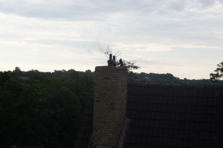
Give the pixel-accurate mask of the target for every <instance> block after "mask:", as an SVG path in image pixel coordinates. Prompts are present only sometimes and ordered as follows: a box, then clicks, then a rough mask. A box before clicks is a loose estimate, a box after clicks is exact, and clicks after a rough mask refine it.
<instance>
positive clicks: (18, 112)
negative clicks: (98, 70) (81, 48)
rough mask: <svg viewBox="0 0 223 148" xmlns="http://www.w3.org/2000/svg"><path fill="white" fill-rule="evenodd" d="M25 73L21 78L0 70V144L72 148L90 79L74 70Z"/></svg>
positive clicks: (5, 145)
mask: <svg viewBox="0 0 223 148" xmlns="http://www.w3.org/2000/svg"><path fill="white" fill-rule="evenodd" d="M9 73H10V72H9ZM28 73H29V76H28V74H27V76H28V77H29V79H28V80H26V81H24V80H22V79H20V77H19V76H18V74H16V73H15V72H11V73H10V75H11V77H10V76H9V74H8V73H7V72H0V145H1V147H11V146H12V145H17V146H18V147H29V146H41V145H42V144H43V145H44V146H45V147H48V148H50V147H53V148H57V147H58V148H60V147H72V146H73V144H74V140H75V136H76V133H77V128H78V124H79V120H80V115H81V112H82V111H83V109H84V107H85V104H86V100H87V98H88V92H89V90H90V88H91V86H92V79H91V78H89V77H88V76H85V75H80V74H79V73H78V72H76V71H69V75H71V77H68V76H60V75H57V77H54V76H52V75H51V76H47V75H49V74H43V73H41V72H38V71H31V74H30V72H28ZM16 75H17V77H16ZM15 78H16V79H15Z"/></svg>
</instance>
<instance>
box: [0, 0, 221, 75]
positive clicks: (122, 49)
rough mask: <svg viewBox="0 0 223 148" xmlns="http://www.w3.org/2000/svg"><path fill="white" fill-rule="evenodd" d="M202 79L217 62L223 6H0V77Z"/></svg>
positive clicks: (192, 0) (19, 0)
mask: <svg viewBox="0 0 223 148" xmlns="http://www.w3.org/2000/svg"><path fill="white" fill-rule="evenodd" d="M108 48H109V49H110V50H112V53H113V54H115V53H117V52H119V53H121V54H120V55H119V56H118V57H117V59H119V58H122V59H123V60H127V61H135V62H136V63H135V64H136V65H137V66H140V67H141V68H140V69H138V70H135V71H134V72H137V73H140V72H146V73H151V72H152V73H171V74H173V75H174V76H176V77H179V78H181V79H182V78H188V79H203V78H204V79H209V74H210V73H212V72H214V70H215V69H216V68H217V64H218V63H220V62H221V61H223V0H112V1H111V0H94V1H92V0H63V1H62V0H45V1H44V0H7V1H5V0H0V71H8V70H11V71H12V70H14V69H15V67H20V69H21V70H22V71H28V70H32V69H37V70H39V71H44V72H46V71H50V72H53V71H54V70H62V69H64V70H69V69H75V70H77V71H85V70H88V69H90V70H92V71H94V69H95V67H96V66H105V65H107V60H108V59H107V57H106V56H105V54H104V52H105V51H106V50H107V49H108Z"/></svg>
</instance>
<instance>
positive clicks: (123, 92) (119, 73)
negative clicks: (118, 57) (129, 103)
mask: <svg viewBox="0 0 223 148" xmlns="http://www.w3.org/2000/svg"><path fill="white" fill-rule="evenodd" d="M126 98H127V68H126V67H114V66H99V67H96V68H95V89H94V115H93V147H111V148H116V147H117V145H118V141H119V136H120V133H121V130H122V124H123V121H124V119H125V114H126Z"/></svg>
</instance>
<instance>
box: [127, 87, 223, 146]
mask: <svg viewBox="0 0 223 148" xmlns="http://www.w3.org/2000/svg"><path fill="white" fill-rule="evenodd" d="M127 98H128V99H127V100H128V101H127V118H130V119H131V122H130V125H129V129H128V131H127V137H126V141H125V147H126V148H132V147H137V148H139V147H157V148H158V147H202V148H203V147H213V146H214V147H223V116H222V115H223V95H222V90H220V89H218V88H213V87H191V86H190V87H189V86H154V85H136V84H134V85H133V84H129V85H128V96H127Z"/></svg>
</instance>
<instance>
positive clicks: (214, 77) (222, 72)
mask: <svg viewBox="0 0 223 148" xmlns="http://www.w3.org/2000/svg"><path fill="white" fill-rule="evenodd" d="M214 72H215V73H211V74H210V80H211V81H213V82H217V81H218V80H219V79H220V78H222V77H223V61H222V62H221V63H219V64H217V68H216V69H215V70H214Z"/></svg>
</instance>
